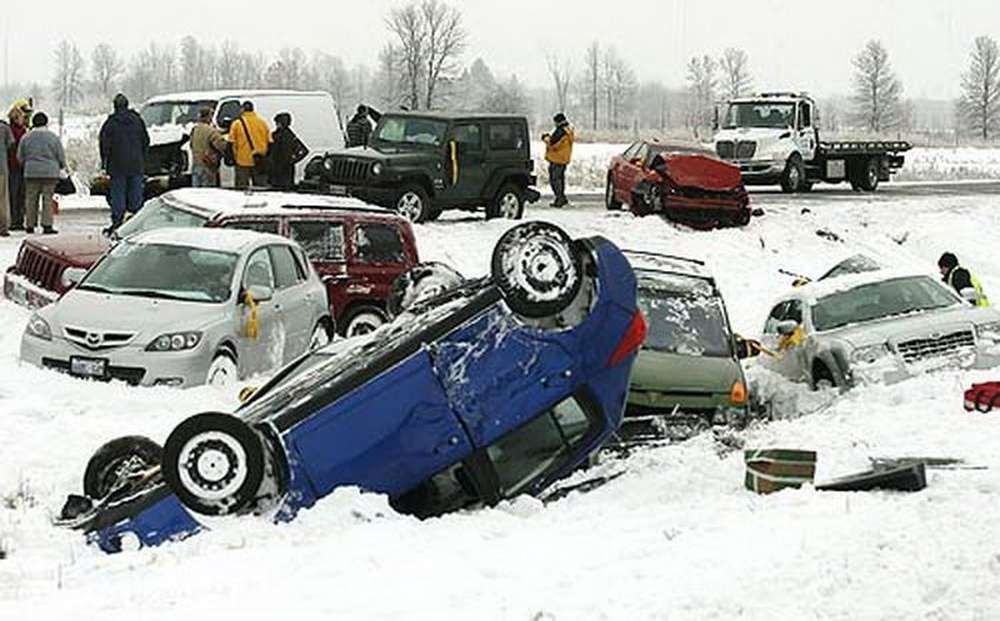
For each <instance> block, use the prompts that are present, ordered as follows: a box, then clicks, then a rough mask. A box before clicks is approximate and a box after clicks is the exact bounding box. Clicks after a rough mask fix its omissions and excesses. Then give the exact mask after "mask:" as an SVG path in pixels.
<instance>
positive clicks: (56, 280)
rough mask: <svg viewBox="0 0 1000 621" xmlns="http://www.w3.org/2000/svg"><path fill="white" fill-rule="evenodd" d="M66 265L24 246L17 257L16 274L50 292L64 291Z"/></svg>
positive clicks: (29, 246)
mask: <svg viewBox="0 0 1000 621" xmlns="http://www.w3.org/2000/svg"><path fill="white" fill-rule="evenodd" d="M66 267H67V266H66V265H64V264H63V263H60V262H59V261H57V260H56V259H53V258H52V257H50V256H48V255H46V254H43V253H42V252H39V251H38V250H37V249H36V248H35V247H33V246H31V245H28V244H24V245H23V246H21V252H20V253H18V255H17V263H16V267H15V272H16V273H18V274H20V275H21V276H23V277H25V278H27V279H28V280H29V281H31V282H32V283H34V284H36V285H38V286H39V287H42V288H43V289H48V290H49V291H62V290H63V288H64V287H63V286H62V273H63V270H64V269H66Z"/></svg>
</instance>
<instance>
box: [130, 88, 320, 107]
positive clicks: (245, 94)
mask: <svg viewBox="0 0 1000 621" xmlns="http://www.w3.org/2000/svg"><path fill="white" fill-rule="evenodd" d="M292 95H308V96H311V97H319V96H325V97H330V94H329V93H327V92H325V91H293V90H277V89H262V88H258V89H249V90H242V91H241V90H235V89H228V90H217V91H186V92H181V93H164V94H162V95H156V96H154V97H150V98H149V99H147V100H146V103H148V104H150V103H160V102H164V101H218V100H220V99H251V98H253V97H275V96H284V97H288V96H292Z"/></svg>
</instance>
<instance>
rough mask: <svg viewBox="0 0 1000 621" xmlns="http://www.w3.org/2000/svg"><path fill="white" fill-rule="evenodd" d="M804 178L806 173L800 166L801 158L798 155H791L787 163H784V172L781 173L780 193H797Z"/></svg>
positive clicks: (802, 166)
mask: <svg viewBox="0 0 1000 621" xmlns="http://www.w3.org/2000/svg"><path fill="white" fill-rule="evenodd" d="M805 178H806V171H805V166H804V165H803V164H802V156H801V155H799V154H798V153H792V155H791V156H789V158H788V161H787V162H785V170H784V172H782V173H781V191H782V192H785V193H787V194H791V193H794V192H798V191H799V189H800V187H801V186H802V182H803V181H804V180H805Z"/></svg>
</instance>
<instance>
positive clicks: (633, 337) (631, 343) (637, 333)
mask: <svg viewBox="0 0 1000 621" xmlns="http://www.w3.org/2000/svg"><path fill="white" fill-rule="evenodd" d="M645 340H646V319H645V318H644V317H643V316H642V311H639V310H636V311H635V315H632V321H631V322H629V324H628V330H625V336H623V337H622V340H621V342H620V343H618V347H617V348H616V349H615V353H613V354H611V359H610V360H608V366H609V367H614V366H618V365H619V364H621V363H622V361H624V360H625V359H626V358H628V357H629V356H631V355H632V354H634V353H635V352H636V350H637V349H639V348H640V347H642V343H643V341H645Z"/></svg>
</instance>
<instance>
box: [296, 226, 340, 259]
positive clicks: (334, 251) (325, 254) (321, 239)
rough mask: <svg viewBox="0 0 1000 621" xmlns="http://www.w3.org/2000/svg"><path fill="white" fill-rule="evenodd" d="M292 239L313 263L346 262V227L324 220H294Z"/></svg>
mask: <svg viewBox="0 0 1000 621" xmlns="http://www.w3.org/2000/svg"><path fill="white" fill-rule="evenodd" d="M288 228H289V230H290V231H291V237H292V239H294V240H295V241H297V242H298V243H299V245H300V246H302V248H303V250H305V251H306V254H307V255H309V259H310V260H312V261H329V262H334V263H341V262H343V261H344V225H343V224H342V223H340V222H327V221H323V220H292V221H291V222H289V223H288Z"/></svg>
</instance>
